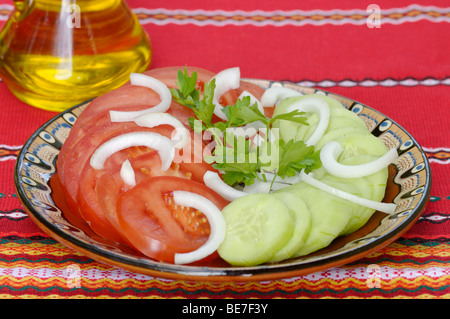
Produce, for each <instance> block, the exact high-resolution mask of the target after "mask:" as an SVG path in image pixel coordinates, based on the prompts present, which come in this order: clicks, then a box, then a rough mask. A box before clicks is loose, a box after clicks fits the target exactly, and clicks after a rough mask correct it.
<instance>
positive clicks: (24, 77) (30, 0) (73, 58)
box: [0, 0, 152, 111]
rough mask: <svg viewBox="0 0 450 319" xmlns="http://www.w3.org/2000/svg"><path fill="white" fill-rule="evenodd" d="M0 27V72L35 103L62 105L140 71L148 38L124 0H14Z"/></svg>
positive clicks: (16, 91) (149, 55)
mask: <svg viewBox="0 0 450 319" xmlns="http://www.w3.org/2000/svg"><path fill="white" fill-rule="evenodd" d="M14 5H15V12H14V13H13V14H11V16H10V17H9V19H8V21H7V23H6V24H5V26H4V28H3V30H2V32H1V33H0V76H1V77H2V79H3V81H4V82H5V83H6V85H7V86H8V88H9V89H10V91H11V92H12V93H13V94H14V95H15V96H16V97H18V98H19V99H21V100H22V101H24V102H26V103H28V104H30V105H32V106H36V107H40V108H44V109H47V110H53V111H62V110H64V109H67V108H68V107H70V106H73V105H76V104H79V103H82V102H84V101H86V100H89V99H91V98H93V97H96V96H98V95H101V94H103V93H105V92H107V91H110V90H112V89H114V88H116V87H118V86H120V85H122V84H124V83H125V82H127V81H128V80H129V75H130V73H131V72H143V71H145V70H146V69H147V68H148V67H149V65H150V63H151V59H152V50H151V45H150V39H149V37H148V35H147V33H146V32H145V30H144V29H143V28H142V26H141V25H140V24H139V21H138V20H137V18H136V16H135V15H134V14H133V13H132V11H131V10H130V8H129V7H128V6H127V4H126V2H125V1H123V0H102V1H97V0H24V1H14Z"/></svg>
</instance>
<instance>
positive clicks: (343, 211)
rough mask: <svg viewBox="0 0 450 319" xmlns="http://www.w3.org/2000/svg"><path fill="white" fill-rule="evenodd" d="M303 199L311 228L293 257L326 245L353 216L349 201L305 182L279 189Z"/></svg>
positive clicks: (340, 231)
mask: <svg viewBox="0 0 450 319" xmlns="http://www.w3.org/2000/svg"><path fill="white" fill-rule="evenodd" d="M279 192H280V193H282V192H289V193H292V194H294V195H296V196H299V197H300V198H302V199H303V201H304V202H305V204H306V206H307V207H308V209H309V212H310V214H311V230H310V232H309V235H308V238H307V239H306V242H305V244H304V245H303V246H302V247H301V248H300V249H299V250H298V251H297V252H296V253H295V254H294V257H298V256H303V255H307V254H309V253H312V252H314V251H316V250H319V249H321V248H324V247H326V246H328V245H329V244H330V243H331V242H332V241H333V240H334V239H335V238H336V237H337V236H339V235H340V234H341V233H342V231H343V230H344V229H345V227H346V226H347V224H348V222H349V221H350V219H351V218H352V216H353V209H352V207H351V205H349V202H348V201H346V200H343V199H340V198H338V197H336V196H333V195H329V194H326V193H324V192H322V191H320V190H318V189H316V188H314V187H311V186H309V185H308V184H305V183H298V184H295V185H292V186H289V187H286V188H283V189H280V190H279Z"/></svg>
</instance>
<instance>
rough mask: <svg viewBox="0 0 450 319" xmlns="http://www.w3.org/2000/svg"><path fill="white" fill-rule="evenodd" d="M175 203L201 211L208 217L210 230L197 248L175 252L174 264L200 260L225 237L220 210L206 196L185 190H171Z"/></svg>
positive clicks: (223, 222)
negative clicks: (185, 251)
mask: <svg viewBox="0 0 450 319" xmlns="http://www.w3.org/2000/svg"><path fill="white" fill-rule="evenodd" d="M173 200H174V202H175V204H177V205H181V206H185V207H192V208H195V209H197V210H199V211H201V212H202V213H203V214H204V215H205V216H206V218H207V219H208V222H209V226H210V229H211V232H210V234H209V237H208V240H207V241H206V242H205V243H204V244H203V245H202V246H200V247H199V248H198V249H196V250H194V251H191V252H188V253H176V254H175V261H174V262H175V264H189V263H192V262H194V261H198V260H201V259H203V258H205V257H207V256H209V255H211V254H212V253H213V252H215V251H216V250H217V248H219V246H220V245H221V244H222V242H223V241H224V239H225V231H226V223H225V219H224V218H223V215H222V213H221V211H220V210H219V209H218V208H217V206H216V205H214V204H213V203H212V202H211V201H210V200H208V199H207V198H205V197H203V196H201V195H199V194H195V193H191V192H185V191H173Z"/></svg>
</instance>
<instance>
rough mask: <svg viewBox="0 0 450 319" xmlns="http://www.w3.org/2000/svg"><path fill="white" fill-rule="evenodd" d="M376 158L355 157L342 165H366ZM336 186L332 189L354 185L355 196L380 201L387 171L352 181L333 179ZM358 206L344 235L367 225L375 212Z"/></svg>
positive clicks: (346, 160) (366, 156) (384, 187)
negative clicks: (357, 191)
mask: <svg viewBox="0 0 450 319" xmlns="http://www.w3.org/2000/svg"><path fill="white" fill-rule="evenodd" d="M375 158H377V156H372V155H357V156H353V157H351V158H347V159H345V160H343V161H342V163H343V164H346V165H359V164H363V163H367V162H370V161H373V160H374V159H375ZM333 177H334V176H333ZM334 179H335V181H336V184H335V185H334V187H337V188H340V189H343V187H345V186H343V185H344V184H347V185H349V184H351V185H354V187H356V188H357V189H358V190H359V193H360V194H359V195H358V194H357V193H353V194H355V195H357V196H361V197H364V198H367V199H371V200H375V201H380V202H381V201H382V199H383V197H384V195H385V193H386V184H387V179H388V169H387V168H384V169H382V170H380V171H378V172H377V173H374V174H371V175H368V176H365V177H362V178H356V179H354V178H352V179H345V178H338V177H334ZM338 183H340V184H341V186H339V185H337V184H338ZM358 206H359V209H357V210H356V211H355V213H354V216H353V219H352V220H351V222H350V223H349V224H348V225H347V229H346V230H345V231H344V233H345V234H350V233H352V232H354V231H356V230H358V229H359V228H361V227H362V226H363V225H365V224H366V223H367V221H368V220H369V219H370V217H371V216H372V215H373V213H374V212H375V210H373V209H370V208H367V207H364V206H360V205H358Z"/></svg>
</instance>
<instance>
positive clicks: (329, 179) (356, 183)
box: [321, 174, 374, 235]
mask: <svg viewBox="0 0 450 319" xmlns="http://www.w3.org/2000/svg"><path fill="white" fill-rule="evenodd" d="M321 181H322V182H323V183H325V184H327V185H330V186H332V187H334V188H336V189H340V190H342V191H344V192H347V193H350V194H353V195H355V196H358V197H362V198H368V199H370V198H372V193H373V189H372V188H371V187H370V186H369V185H368V182H367V180H366V179H365V177H360V178H348V179H346V178H342V177H336V176H333V175H329V174H326V175H325V176H324V177H323V178H321ZM344 201H345V200H344ZM345 202H346V204H347V206H348V209H349V211H351V212H352V216H351V218H350V219H349V221H348V223H347V225H346V226H345V228H344V229H343V230H342V232H341V234H340V235H347V234H350V233H353V232H354V231H356V230H357V229H359V228H360V227H361V226H362V225H364V224H365V222H363V220H365V221H366V222H367V220H368V219H369V218H370V216H372V214H373V212H374V210H373V209H370V208H367V207H365V206H361V205H359V204H356V203H354V202H351V201H345ZM366 217H367V219H365V218H366Z"/></svg>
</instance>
